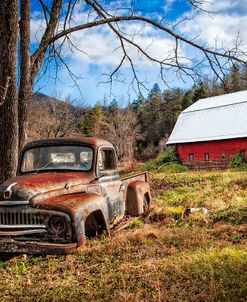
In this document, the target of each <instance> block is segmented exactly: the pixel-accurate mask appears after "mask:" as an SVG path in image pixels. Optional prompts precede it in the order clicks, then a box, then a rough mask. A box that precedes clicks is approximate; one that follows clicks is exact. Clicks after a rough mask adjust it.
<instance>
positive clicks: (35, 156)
mask: <svg viewBox="0 0 247 302" xmlns="http://www.w3.org/2000/svg"><path fill="white" fill-rule="evenodd" d="M92 162H93V149H92V148H90V147H85V146H44V147H36V148H33V149H28V150H27V151H25V153H24V155H23V158H22V163H21V172H24V173H25V172H38V171H45V170H80V171H89V170H91V168H92Z"/></svg>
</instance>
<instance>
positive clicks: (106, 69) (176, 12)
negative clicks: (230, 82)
mask: <svg viewBox="0 0 247 302" xmlns="http://www.w3.org/2000/svg"><path fill="white" fill-rule="evenodd" d="M128 1H130V0H126V1H124V0H116V1H115V0H113V1H110V2H109V1H108V2H106V3H108V4H109V3H110V4H109V5H112V6H114V5H118V6H119V5H123V4H124V5H125V6H126V3H127V2H128ZM31 2H32V9H31V10H32V23H31V38H32V46H31V49H32V51H33V50H35V48H36V47H37V42H38V40H39V39H40V37H41V35H42V30H43V29H44V19H43V17H42V15H41V13H40V7H39V6H38V1H31ZM47 3H51V1H48V0H47ZM102 3H103V2H102ZM134 8H135V9H137V10H140V11H141V14H142V15H145V16H149V17H152V18H155V19H156V20H158V19H159V18H161V17H163V18H164V20H165V21H167V22H168V23H169V26H170V28H171V26H172V24H173V25H174V24H176V23H177V22H179V21H180V20H181V19H183V18H184V17H186V18H187V20H186V21H184V22H183V23H181V24H179V25H178V26H177V27H176V28H175V30H176V31H177V32H178V33H179V34H182V35H183V36H185V37H187V38H189V39H195V38H196V41H197V43H199V44H203V45H207V46H208V47H214V46H215V41H216V40H217V45H220V46H222V47H224V48H231V47H233V45H234V42H235V38H236V36H237V34H239V37H240V39H241V41H242V42H241V47H242V49H243V50H245V49H246V50H247V47H246V45H245V41H246V40H247V33H246V28H247V1H244V2H243V1H242V0H217V1H214V0H207V1H206V2H205V5H204V8H206V9H208V10H210V11H215V12H217V14H205V13H203V12H200V11H197V12H195V11H193V10H192V9H191V7H190V6H189V5H188V1H186V0H152V1H150V0H147V1H143V0H140V1H138V0H136V1H135V5H134ZM86 12H88V8H84V9H82V8H81V7H78V8H77V10H76V12H75V16H74V25H77V24H79V23H81V22H84V20H85V19H86ZM121 29H122V30H123V31H124V32H127V34H129V35H133V34H135V38H134V39H135V40H134V41H135V42H136V43H137V44H138V45H139V46H141V47H142V48H143V49H146V50H147V51H148V53H149V54H150V55H151V56H153V57H154V58H157V59H159V60H161V59H163V58H166V59H167V58H168V59H170V58H171V57H172V54H171V53H172V50H173V49H174V45H175V44H174V40H173V39H171V37H170V36H168V35H166V34H164V33H162V32H161V31H158V30H156V29H155V28H153V27H151V26H149V25H144V24H140V23H136V22H135V23H128V24H126V23H123V24H122V26H121ZM71 38H72V39H73V42H74V43H75V44H76V46H77V48H79V49H81V50H82V51H83V52H84V53H83V52H80V51H71V50H68V49H64V52H63V58H64V60H65V61H66V63H67V64H68V66H69V67H70V69H71V71H72V72H73V73H74V74H75V75H77V76H78V77H79V79H78V80H77V84H78V86H79V87H80V92H79V90H78V89H77V88H76V87H75V85H74V83H73V81H72V80H71V78H70V77H69V75H68V72H67V70H66V68H65V67H62V66H61V68H60V70H59V71H58V74H57V75H58V77H57V79H56V80H55V68H54V67H55V65H54V63H51V64H50V66H49V69H48V71H47V72H46V74H45V75H44V76H43V77H42V79H40V80H39V81H38V83H37V84H36V86H35V89H36V90H39V91H40V92H42V93H45V94H47V95H51V96H56V97H59V98H61V99H64V98H65V97H67V96H68V95H69V96H70V97H71V98H73V99H76V100H77V102H78V104H79V103H81V104H83V105H89V106H92V105H94V104H95V103H96V102H99V101H101V102H102V101H103V99H107V100H108V101H110V100H112V99H113V98H116V99H117V100H118V102H119V103H120V104H121V105H123V106H124V105H125V104H127V103H128V102H131V101H132V100H133V99H134V98H135V97H136V95H137V94H138V91H137V89H134V88H136V87H133V86H131V85H130V83H131V80H132V78H133V73H132V72H131V68H130V64H128V62H126V63H125V64H124V65H123V66H122V68H121V72H120V73H119V75H118V80H119V81H115V82H113V85H112V86H110V85H107V84H102V83H101V82H104V81H105V80H106V76H105V75H106V74H110V73H111V72H112V71H113V70H114V69H115V68H116V66H117V65H118V64H119V62H120V61H121V58H122V52H121V50H120V49H119V41H118V40H117V39H116V37H115V36H114V34H112V33H111V32H110V31H109V30H108V28H107V26H104V27H101V28H97V29H89V30H86V31H83V32H77V33H76V34H74V35H73V36H72V37H71ZM126 49H127V50H128V53H129V55H130V57H131V58H132V59H133V62H134V64H135V67H136V71H137V75H138V78H139V79H140V81H142V82H143V83H144V84H145V86H146V87H147V88H149V89H150V88H152V86H153V84H154V83H155V82H157V83H159V85H160V87H161V89H165V88H167V87H168V86H166V85H165V84H164V83H163V82H162V80H161V78H160V74H159V71H160V68H159V66H157V64H156V65H155V64H152V63H150V62H149V61H148V60H146V59H144V58H143V57H142V56H140V55H139V54H138V53H137V52H136V51H135V50H134V49H133V48H131V47H130V46H128V45H126ZM85 52H86V53H87V55H86V54H85ZM199 56H200V54H199V53H198V52H197V51H195V50H194V49H192V48H191V47H188V46H187V45H185V44H181V45H179V59H180V60H181V62H182V63H183V64H191V62H193V61H194V60H195V59H199ZM164 76H165V79H166V83H167V84H168V85H169V86H170V87H176V86H178V87H181V88H188V87H190V86H191V85H192V82H191V80H190V79H189V78H186V77H184V78H183V80H181V79H180V78H179V77H177V74H176V73H175V72H174V70H166V71H165V72H164ZM142 92H143V94H144V95H145V94H148V91H146V90H145V89H143V91H142Z"/></svg>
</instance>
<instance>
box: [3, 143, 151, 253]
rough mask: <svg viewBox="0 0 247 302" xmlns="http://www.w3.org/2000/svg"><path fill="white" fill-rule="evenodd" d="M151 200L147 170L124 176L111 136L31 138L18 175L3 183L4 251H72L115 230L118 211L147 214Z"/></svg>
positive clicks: (120, 215) (134, 214)
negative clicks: (114, 221) (122, 175)
mask: <svg viewBox="0 0 247 302" xmlns="http://www.w3.org/2000/svg"><path fill="white" fill-rule="evenodd" d="M150 200H151V196H150V189H149V185H148V183H147V175H146V174H145V173H142V174H139V175H136V176H134V177H127V178H125V179H122V180H121V178H120V176H119V173H118V169H117V155H116V152H115V149H114V147H113V145H112V144H111V143H110V142H108V141H106V140H102V139H98V138H68V139H47V140H40V141H34V142H30V143H28V144H27V145H26V146H25V147H24V148H23V150H22V152H21V155H20V160H19V166H18V171H17V176H16V177H14V178H11V179H9V180H7V181H5V182H4V183H2V184H1V185H0V251H1V252H24V253H32V254H50V253H51V254H67V253H71V252H73V251H74V250H75V249H76V248H77V247H79V246H82V245H83V244H84V243H85V239H86V238H88V237H89V238H90V237H94V236H96V235H100V234H102V233H103V232H105V233H108V234H109V233H110V224H111V222H112V221H113V220H114V219H115V218H116V217H120V218H121V217H123V216H124V215H132V216H138V215H140V214H142V213H143V212H144V211H145V210H146V209H147V208H148V207H149V204H150Z"/></svg>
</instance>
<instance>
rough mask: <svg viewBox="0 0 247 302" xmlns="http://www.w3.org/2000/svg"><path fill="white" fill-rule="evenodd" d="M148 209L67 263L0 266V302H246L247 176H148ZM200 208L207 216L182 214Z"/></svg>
mask: <svg viewBox="0 0 247 302" xmlns="http://www.w3.org/2000/svg"><path fill="white" fill-rule="evenodd" d="M150 182H151V185H152V194H153V203H152V206H153V209H152V211H151V212H150V213H149V215H148V216H146V217H143V218H138V219H135V220H133V221H132V223H131V225H130V227H129V228H128V229H126V230H124V231H121V232H119V233H117V234H115V235H114V236H112V237H100V238H99V239H93V240H89V241H88V242H87V245H86V246H85V247H83V248H80V249H79V250H77V251H76V253H75V254H74V255H69V256H47V257H34V256H23V255H19V256H15V257H13V258H11V259H9V260H5V261H4V260H2V261H0V276H1V278H0V301H1V302H2V301H90V302H91V301H120V302H121V301H128V302H131V301H136V302H139V301H229V302H232V301H246V300H247V248H246V247H247V223H246V222H247V221H246V217H247V188H246V183H247V173H246V172H237V171H234V172H232V171H225V172H183V173H167V172H165V173H152V174H151V176H150ZM188 207H205V208H207V209H208V210H210V213H209V214H208V215H205V214H203V213H200V212H198V213H193V214H191V215H184V211H185V210H186V208H188Z"/></svg>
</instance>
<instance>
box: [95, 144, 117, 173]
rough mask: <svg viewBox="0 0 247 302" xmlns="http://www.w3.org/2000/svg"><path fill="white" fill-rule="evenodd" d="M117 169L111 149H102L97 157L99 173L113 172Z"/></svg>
mask: <svg viewBox="0 0 247 302" xmlns="http://www.w3.org/2000/svg"><path fill="white" fill-rule="evenodd" d="M116 167H117V164H116V159H115V154H114V152H113V150H111V149H102V150H100V152H99V155H98V168H99V170H100V171H104V170H115V169H116Z"/></svg>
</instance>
